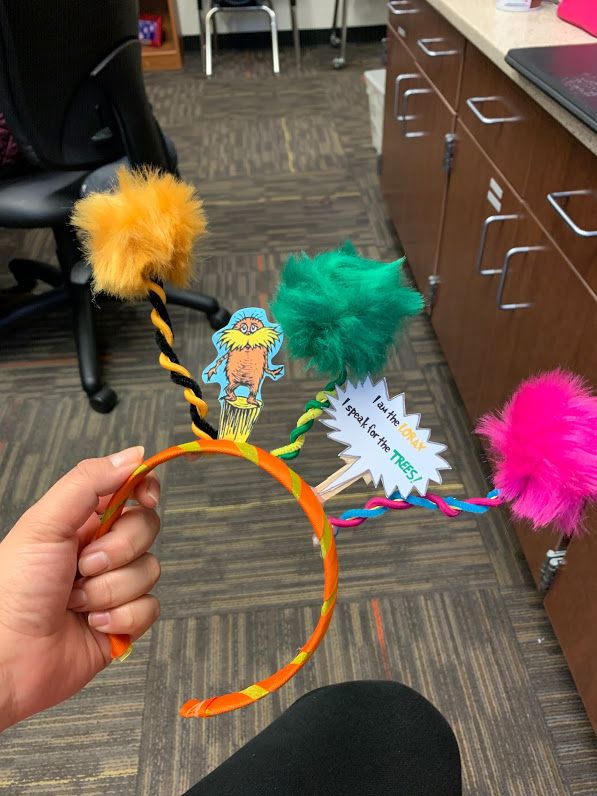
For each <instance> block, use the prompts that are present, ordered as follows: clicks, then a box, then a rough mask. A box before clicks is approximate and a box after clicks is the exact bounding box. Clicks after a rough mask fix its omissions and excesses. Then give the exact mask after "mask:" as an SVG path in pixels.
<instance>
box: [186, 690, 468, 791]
mask: <svg viewBox="0 0 597 796" xmlns="http://www.w3.org/2000/svg"><path fill="white" fill-rule="evenodd" d="M216 720H217V719H216ZM460 793H461V779H460V755H459V752H458V743H457V742H456V738H455V737H454V733H453V732H452V730H451V728H450V726H449V724H448V723H447V721H446V720H445V719H444V717H443V716H442V715H441V713H439V712H438V711H437V710H436V709H435V708H434V707H433V705H432V704H431V703H430V702H428V701H427V700H426V699H425V698H424V697H422V696H421V695H420V694H417V692H416V691H413V690H412V689H410V688H407V687H406V686H404V685H400V684H399V683H392V682H384V681H379V682H378V681H371V682H356V683H343V684H341V685H332V686H327V687H326V688H318V689H317V690H316V691H311V693H309V694H306V696H304V697H301V699H299V700H297V702H295V703H294V705H292V706H291V707H290V708H288V710H287V711H286V712H285V713H283V714H282V715H281V716H280V717H279V718H278V719H276V720H275V721H274V722H273V723H272V724H270V726H269V727H267V728H266V729H265V730H263V732H261V733H259V735H257V737H256V738H253V740H252V741H250V742H249V743H248V744H246V746H243V747H242V749H239V751H238V752H236V753H235V754H233V755H232V757H231V758H229V759H228V760H226V761H225V762H224V763H222V765H221V766H219V767H218V768H216V769H215V771H212V772H211V774H208V776H207V777H205V779H203V780H201V782H198V783H197V784H196V785H195V786H194V787H193V788H191V790H189V791H188V792H187V794H185V796H212V794H213V796H216V794H217V796H256V795H257V794H258V795H259V796H270V794H272V795H273V794H280V795H282V794H283V796H315V795H316V796H328V795H329V796H344V794H352V795H353V796H361V794H365V795H366V796H369V794H370V795H371V796H386V794H398V796H459V794H460Z"/></svg>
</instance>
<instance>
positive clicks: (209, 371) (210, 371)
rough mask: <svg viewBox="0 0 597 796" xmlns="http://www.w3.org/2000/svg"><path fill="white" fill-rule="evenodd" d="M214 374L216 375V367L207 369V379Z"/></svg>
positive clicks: (209, 379)
mask: <svg viewBox="0 0 597 796" xmlns="http://www.w3.org/2000/svg"><path fill="white" fill-rule="evenodd" d="M215 375H216V368H212V369H211V370H208V371H207V380H208V381H211V380H212V379H213V377H214V376H215Z"/></svg>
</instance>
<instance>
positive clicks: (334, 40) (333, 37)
mask: <svg viewBox="0 0 597 796" xmlns="http://www.w3.org/2000/svg"><path fill="white" fill-rule="evenodd" d="M330 44H331V45H332V47H339V46H340V36H338V35H337V34H336V33H330Z"/></svg>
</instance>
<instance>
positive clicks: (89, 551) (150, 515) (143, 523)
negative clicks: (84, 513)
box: [79, 506, 160, 577]
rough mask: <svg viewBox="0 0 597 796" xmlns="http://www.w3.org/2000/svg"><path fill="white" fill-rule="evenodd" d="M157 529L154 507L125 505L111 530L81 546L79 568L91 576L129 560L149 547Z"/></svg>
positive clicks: (157, 518) (82, 573) (120, 565)
mask: <svg viewBox="0 0 597 796" xmlns="http://www.w3.org/2000/svg"><path fill="white" fill-rule="evenodd" d="M159 530H160V518H159V516H158V515H157V514H156V512H155V511H152V510H151V509H146V508H142V507H140V506H134V507H132V508H129V509H126V511H125V512H124V513H123V515H122V516H121V517H120V519H119V520H118V521H117V522H115V523H114V527H113V528H112V530H111V531H110V533H107V534H106V535H105V536H102V537H101V538H100V539H96V540H95V541H94V542H91V543H90V544H88V545H87V546H86V547H84V548H83V549H82V550H81V555H80V557H79V572H80V573H81V575H83V576H84V577H90V576H92V575H99V574H101V573H102V572H108V571H109V570H114V569H118V568H119V567H123V566H125V565H126V564H130V563H131V562H132V561H134V560H135V559H136V558H139V557H140V556H141V555H143V553H146V552H147V551H148V550H149V548H150V547H151V545H152V544H153V543H154V541H155V538H156V536H157V535H158V531H159Z"/></svg>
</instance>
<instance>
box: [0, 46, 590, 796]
mask: <svg viewBox="0 0 597 796" xmlns="http://www.w3.org/2000/svg"><path fill="white" fill-rule="evenodd" d="M268 57H269V54H268V53H267V52H265V51H264V52H242V53H230V52H225V53H223V54H221V55H220V56H218V59H217V60H216V63H215V76H214V78H213V80H212V81H211V82H210V83H207V82H205V81H204V80H203V79H202V78H201V75H200V64H199V60H198V58H197V57H196V56H195V57H188V58H187V61H186V66H185V69H184V71H183V72H181V73H173V74H160V75H157V74H152V75H150V76H149V77H148V85H149V90H150V93H151V98H152V101H153V103H154V106H155V109H156V113H157V115H158V117H159V119H160V121H161V122H162V124H163V126H164V128H165V129H166V131H167V132H168V134H169V135H171V137H172V138H173V139H174V141H175V142H176V145H177V147H178V151H179V155H180V165H181V171H182V174H183V176H184V177H185V178H187V179H188V180H191V181H193V182H194V183H196V185H197V186H198V187H199V189H200V192H201V194H202V195H203V197H204V199H205V203H206V209H207V212H208V214H209V218H210V221H211V234H210V236H209V237H208V239H207V240H206V242H205V244H204V247H203V257H202V262H201V269H200V270H201V276H200V285H201V288H202V289H203V290H204V291H205V292H210V293H213V294H215V295H217V296H218V297H219V298H220V299H221V300H222V301H223V302H224V303H226V304H227V305H228V306H229V307H230V308H231V309H234V308H238V307H242V306H250V305H254V304H256V305H262V306H264V305H265V304H266V303H267V301H268V298H269V297H270V295H271V293H272V291H273V289H274V287H275V284H276V278H277V273H278V270H279V268H280V264H281V263H282V262H283V260H284V258H285V257H286V256H287V254H288V253H289V252H291V251H293V250H295V249H300V248H307V249H309V250H317V249H321V248H324V247H334V246H337V245H338V244H339V243H341V242H342V241H343V240H344V239H346V238H351V239H352V240H353V241H354V242H355V244H356V245H357V246H358V247H359V248H360V249H361V250H362V252H363V253H364V254H366V255H367V256H370V257H376V258H380V259H395V258H396V256H397V254H398V244H397V241H396V239H395V238H394V236H393V234H392V232H391V228H390V225H389V223H388V221H387V219H386V215H385V211H384V206H383V203H382V200H381V196H380V192H379V188H378V181H377V177H376V173H375V154H374V151H373V149H372V148H371V145H370V138H369V120H368V110H367V98H366V94H365V88H364V85H363V79H362V73H363V71H364V69H366V68H376V67H378V66H379V59H378V47H376V46H373V45H361V46H359V45H356V46H351V48H350V59H351V63H350V66H349V68H347V69H346V70H345V71H343V72H333V71H332V70H331V69H330V58H331V52H330V50H329V49H328V48H314V49H311V50H309V51H307V52H306V53H305V63H304V69H303V72H302V74H301V75H297V74H296V72H295V69H294V66H293V55H292V51H291V50H284V51H283V52H282V74H281V76H280V77H279V78H278V79H274V78H273V77H272V76H271V74H270V72H269V60H268ZM0 253H1V255H2V260H3V261H5V260H8V259H9V258H10V257H13V256H17V255H19V256H26V255H29V256H37V257H41V258H50V257H51V256H52V251H51V239H50V237H49V236H48V234H47V233H46V232H43V231H37V232H27V233H25V232H9V231H1V232H0ZM7 283H8V278H7V275H6V272H5V271H2V272H1V273H0V284H2V285H6V284H7ZM99 305H100V306H99V308H98V312H97V319H98V326H99V329H100V334H101V343H102V351H103V357H104V365H105V369H106V372H107V374H108V378H109V381H110V384H111V385H112V386H113V387H114V388H115V389H116V390H117V391H118V394H119V398H120V403H119V405H118V406H117V408H116V410H115V411H114V412H113V413H112V414H111V415H109V416H102V415H98V414H94V413H93V412H92V411H90V410H89V408H88V406H87V402H86V400H85V399H84V398H83V396H82V394H81V392H80V390H79V384H78V375H77V368H76V358H75V352H74V346H73V341H72V338H71V335H70V329H69V319H68V316H67V314H66V313H55V314H52V315H50V316H48V317H47V318H44V319H40V320H39V321H36V322H35V323H32V324H30V325H29V326H27V327H21V328H20V329H18V330H16V331H14V332H13V333H11V335H10V337H8V338H6V339H3V340H2V341H1V344H2V345H1V353H0V374H1V375H0V456H1V457H2V466H1V467H0V504H1V505H2V524H3V526H4V527H5V528H6V529H8V528H9V527H10V524H11V523H12V521H14V519H15V518H16V517H17V516H18V515H19V514H20V513H21V512H22V511H23V510H24V509H25V508H26V507H27V506H28V505H29V504H30V503H31V502H32V501H33V500H35V499H36V498H37V497H38V496H39V495H40V494H41V493H42V492H43V491H44V490H45V489H46V488H47V487H48V486H49V485H50V484H51V483H52V482H53V481H54V480H55V479H56V478H57V477H58V476H59V475H60V474H61V473H63V472H64V471H65V470H66V469H67V468H69V467H71V466H72V465H73V464H75V463H76V462H77V461H78V460H79V459H80V458H83V457H85V456H89V455H94V454H105V453H107V452H109V451H112V450H114V449H117V448H119V447H123V446H125V445H127V444H133V443H144V444H145V446H146V449H147V451H148V452H154V451H157V450H160V449H162V448H164V447H166V446H167V445H168V444H171V443H173V442H175V441H184V440H186V439H189V438H190V437H191V433H190V430H189V427H188V424H187V419H188V415H187V412H186V409H185V407H184V405H183V402H182V400H181V399H180V396H179V395H178V391H177V390H176V389H175V388H174V387H172V386H171V385H170V383H169V381H168V379H167V378H166V377H165V375H164V374H163V372H162V371H161V370H160V369H159V368H158V367H157V365H156V363H155V359H156V355H155V350H154V345H153V340H152V332H151V328H150V325H149V323H148V321H147V308H146V307H145V306H134V307H129V306H122V305H118V304H117V303H113V302H106V301H104V300H100V302H99ZM172 317H173V322H174V328H175V333H176V336H177V340H178V341H179V346H178V349H177V351H178V352H179V355H180V357H181V359H182V360H183V361H184V362H185V363H186V364H188V365H189V367H191V368H193V369H194V370H195V371H197V370H200V369H202V368H203V367H204V365H205V364H206V363H207V362H209V361H210V359H211V358H212V348H211V343H210V329H209V327H208V325H207V323H206V322H205V320H204V319H203V318H202V317H201V316H199V315H195V314H193V313H191V312H190V311H186V310H180V309H177V308H174V309H173V310H172ZM387 375H388V378H389V382H390V386H391V388H392V389H393V390H395V391H396V392H399V391H402V390H405V391H406V393H407V396H408V401H409V407H416V409H417V411H420V412H421V413H422V416H423V420H424V422H425V425H428V426H430V427H431V428H432V429H433V434H434V439H436V440H438V441H443V442H445V443H446V444H447V445H448V447H449V460H450V462H451V464H452V468H453V469H452V470H451V471H450V472H449V473H447V475H446V476H445V483H444V484H443V486H442V492H443V494H458V495H473V494H480V493H483V492H484V491H485V490H486V483H485V481H484V479H483V474H482V466H481V463H480V458H479V455H478V450H477V448H476V447H475V444H474V440H473V435H472V432H471V428H470V425H469V423H468V421H467V418H466V416H465V413H464V410H463V408H462V405H461V403H460V401H459V399H458V395H457V393H456V390H455V388H454V385H453V383H452V380H451V378H450V374H449V372H448V369H447V366H446V363H445V361H444V359H443V356H442V354H441V351H440V349H439V347H438V344H437V341H436V339H435V336H434V334H433V331H432V330H431V327H430V325H429V323H428V321H427V320H426V319H425V318H420V319H418V320H417V321H415V322H414V323H413V324H412V325H411V327H410V329H409V331H408V333H407V335H406V337H405V339H404V342H403V344H402V346H401V348H400V350H399V352H398V353H397V354H396V355H394V356H393V358H392V361H391V364H390V366H389V368H388V374H387ZM319 387H320V385H319V383H318V382H316V381H314V380H313V379H310V378H308V377H306V376H305V375H304V373H303V372H302V371H301V369H300V368H298V367H297V366H295V365H292V364H291V365H290V366H289V367H288V371H287V376H286V378H285V379H284V380H283V381H282V382H280V383H278V384H276V385H273V384H268V385H266V390H267V396H266V397H267V399H268V400H267V404H266V407H265V409H264V411H263V413H262V416H261V418H260V423H259V425H258V426H257V427H256V429H255V432H254V435H253V441H254V442H255V443H256V444H259V445H261V446H263V447H265V448H268V447H273V446H275V445H279V444H282V442H283V441H284V440H285V439H286V437H287V434H288V431H289V429H290V428H291V427H292V426H293V425H294V422H295V420H296V417H297V416H298V413H299V410H300V409H301V406H302V405H303V404H304V402H305V401H306V400H308V399H309V398H310V397H311V396H313V395H314V393H315V392H316V391H317V389H319ZM206 393H207V397H208V399H211V400H212V401H213V402H214V403H215V392H214V391H213V390H212V391H211V392H210V390H209V389H208V390H207V391H206ZM338 452H339V450H338V449H337V448H336V447H335V445H334V444H333V443H330V442H329V441H327V440H326V436H325V431H324V428H323V427H322V426H319V427H317V428H315V429H314V430H313V431H312V432H311V433H310V435H309V439H308V442H307V445H306V448H305V451H304V453H303V455H302V456H301V457H300V459H299V460H298V462H297V465H296V469H297V470H298V471H299V472H300V473H301V474H302V475H303V476H304V477H305V478H306V479H307V480H308V481H309V482H310V483H312V484H316V483H318V482H319V481H321V480H323V479H324V478H325V477H326V476H327V475H329V474H330V473H331V472H332V470H333V468H335V467H336V466H337V464H338V461H337V459H336V456H337V453H338ZM161 476H162V479H163V485H164V488H163V501H162V509H161V514H162V522H163V530H162V533H161V536H160V538H159V541H158V544H157V550H158V553H159V555H160V557H161V560H162V565H163V576H162V579H161V582H160V584H159V588H158V594H159V596H160V599H161V601H162V618H161V619H160V621H159V623H158V624H157V625H156V626H155V628H154V629H153V631H152V632H151V633H149V634H148V635H147V637H146V638H145V639H144V640H143V641H141V642H140V643H138V644H137V645H136V648H135V651H134V654H133V655H132V656H131V658H129V659H128V661H127V662H126V663H125V664H115V665H113V666H111V667H110V668H109V669H108V670H107V671H105V672H104V673H103V674H102V675H101V676H100V677H98V678H97V680H96V681H95V682H94V683H93V684H92V685H90V686H89V687H88V688H87V689H86V690H85V691H84V692H83V693H81V694H80V695H78V696H77V697H75V698H74V699H72V700H71V701H70V702H68V703H66V704H64V705H61V706H59V707H57V708H55V709H53V710H50V711H48V712H47V713H45V714H44V715H40V716H38V717H35V718H32V719H31V720H29V721H27V722H25V723H24V724H22V725H21V726H19V727H15V728H13V729H11V730H10V731H8V732H6V733H5V734H4V735H3V736H2V738H1V739H0V791H1V792H2V793H7V794H15V795H16V794H29V793H36V794H39V796H42V795H43V794H61V795H64V796H67V795H68V796H70V795H72V796H75V795H78V794H83V795H84V796H91V795H92V794H98V796H99V795H100V794H101V795H102V796H106V795H107V794H118V795H119V796H121V794H137V796H149V795H150V794H151V796H176V794H179V793H181V792H182V791H183V790H185V789H186V788H187V787H188V786H190V784H192V783H193V782H194V781H196V780H197V779H199V778H201V777H202V776H203V775H205V774H206V773H207V772H208V771H210V770H211V769H212V768H214V767H215V766H216V765H217V764H218V762H220V761H221V760H223V759H224V758H226V757H227V756H228V755H230V753H231V752H232V751H233V750H235V749H237V748H238V747H239V746H240V745H242V744H243V743H244V742H245V741H246V740H247V739H249V738H251V737H252V736H253V735H254V734H255V733H256V732H257V731H258V730H259V729H260V728H262V727H264V726H265V725H266V724H267V723H268V722H270V721H271V719H272V718H273V717H274V716H276V715H277V714H278V713H279V712H280V711H281V710H283V709H284V708H285V707H286V706H287V705H289V704H290V703H291V702H292V701H293V700H294V699H295V698H296V697H297V696H299V695H300V694H303V693H304V692H305V691H307V690H308V689H311V688H314V687H316V686H319V685H323V684H326V683H332V682H339V681H343V680H348V679H358V678H396V679H399V680H401V681H403V682H405V683H407V684H408V685H411V686H413V687H414V688H416V689H418V690H419V691H421V692H422V693H423V694H425V695H426V696H427V697H428V698H429V699H431V700H432V701H433V702H434V703H435V704H436V705H437V706H438V708H439V709H440V710H441V711H442V712H443V713H444V714H445V715H446V716H447V718H448V720H449V721H450V722H451V724H452V726H453V727H454V730H455V732H456V735H457V736H458V740H459V743H460V747H461V751H462V761H463V767H464V780H465V792H466V794H475V795H477V796H485V795H486V794H500V795H508V796H510V795H512V796H533V795H535V794H536V795H537V796H551V795H552V794H553V795H555V794H595V793H597V744H596V742H595V737H594V735H593V733H592V730H591V728H590V725H589V723H588V721H587V719H586V717H585V715H584V712H583V709H582V705H581V704H580V701H579V699H578V697H577V696H576V693H575V691H574V687H573V684H572V682H571V679H570V676H569V674H568V671H567V669H566V665H565V662H564V659H563V657H562V654H561V652H560V650H559V647H558V645H557V643H556V641H555V640H554V637H553V634H552V632H551V630H550V627H549V624H548V622H547V620H546V617H545V614H544V612H543V609H542V606H541V600H540V598H539V596H538V595H537V593H536V592H535V591H534V589H533V588H532V587H531V584H530V579H529V576H528V573H527V570H526V566H525V564H524V561H523V559H522V557H521V553H520V551H519V547H518V544H517V542H516V540H515V538H514V537H513V535H512V533H511V531H510V529H509V527H508V524H507V520H506V517H505V515H501V514H499V513H497V512H495V513H493V514H491V515H490V516H485V517H482V518H480V519H478V520H477V519H474V518H473V517H470V516H468V517H464V516H463V517H459V518H458V519H456V520H447V519H445V518H442V517H441V516H440V517H438V516H436V515H435V514H432V513H427V514H425V513H422V512H420V513H416V512H415V511H414V510H413V511H411V512H405V513H395V514H392V515H391V516H389V515H387V516H386V518H384V519H383V520H380V521H377V522H375V523H374V522H370V523H368V524H367V525H365V526H363V527H362V528H361V529H356V530H354V531H347V532H344V533H343V535H342V536H341V537H340V540H339V555H340V565H341V584H340V598H339V604H338V608H337V613H336V616H335V618H334V621H333V623H332V627H331V630H330V632H329V633H328V636H327V638H326V640H325V643H324V644H323V646H322V648H321V649H320V650H319V651H318V653H317V654H316V655H315V657H314V659H313V661H312V662H311V663H310V664H309V665H308V666H307V667H306V668H305V669H304V670H303V671H302V672H301V673H300V674H299V675H298V676H297V677H296V678H295V679H294V680H292V681H291V682H290V684H289V685H288V686H287V687H286V688H284V689H283V690H282V691H281V692H278V693H277V694H275V695H273V696H272V697H270V698H268V699H265V700H263V701H261V702H260V703H258V704H257V705H256V706H254V707H252V708H249V709H246V710H244V711H241V712H238V713H235V714H232V715H226V716H223V717H220V718H216V719H212V720H209V721H206V722H201V721H185V720H182V719H180V718H179V717H178V714H177V711H178V707H179V705H180V704H181V703H182V702H183V701H184V700H185V699H186V698H188V697H191V696H200V697H202V696H208V695H211V694H216V693H222V692H223V691H225V690H227V689H230V688H233V689H236V688H237V687H239V686H241V687H244V686H245V685H247V684H249V683H251V682H254V680H256V679H259V677H262V676H264V675H266V674H269V673H270V672H272V671H273V670H274V669H275V668H277V667H278V666H279V665H281V664H282V663H284V662H285V661H286V660H287V659H288V658H289V655H290V654H291V653H292V652H293V651H294V649H295V648H296V647H297V646H298V644H299V643H300V642H301V641H302V640H304V639H305V638H306V636H307V635H308V633H309V631H310V628H311V627H312V625H313V623H314V621H315V617H316V614H317V610H318V605H319V599H320V591H321V571H320V570H321V566H320V563H321V562H320V560H319V559H318V557H317V554H316V552H315V551H314V548H313V547H312V544H311V540H310V534H309V531H308V528H307V527H306V525H305V523H304V522H303V521H302V520H301V519H300V518H299V517H298V514H297V511H296V509H295V507H294V505H293V504H292V503H291V501H290V499H289V498H288V497H287V496H286V495H285V494H284V493H283V490H282V489H281V488H276V486H272V485H271V484H270V483H266V482H264V481H263V479H262V478H260V476H259V474H258V473H257V472H253V470H252V468H247V467H244V466H243V465H242V463H236V464H235V463H232V464H231V463H230V462H228V461H226V462H220V461H217V460H216V461H213V462H210V463H209V465H208V466H207V465H206V464H205V463H204V462H199V463H197V462H189V461H178V462H175V463H171V464H170V465H168V467H167V469H163V470H162V472H161ZM366 494H367V493H366V488H365V487H364V485H362V486H355V487H354V488H353V489H352V490H351V491H350V492H349V493H348V494H345V495H343V496H342V497H340V498H337V499H336V501H335V503H334V504H333V507H334V508H335V509H338V510H341V509H342V508H345V507H348V506H351V505H356V504H359V503H361V502H362V501H363V500H364V499H365V498H366ZM264 509H265V511H264ZM430 796H432V795H430Z"/></svg>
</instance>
